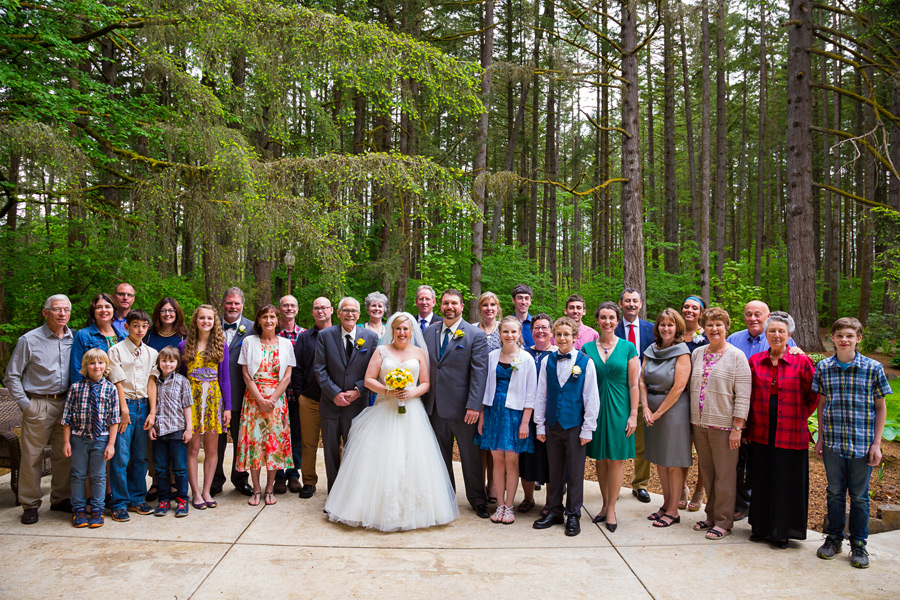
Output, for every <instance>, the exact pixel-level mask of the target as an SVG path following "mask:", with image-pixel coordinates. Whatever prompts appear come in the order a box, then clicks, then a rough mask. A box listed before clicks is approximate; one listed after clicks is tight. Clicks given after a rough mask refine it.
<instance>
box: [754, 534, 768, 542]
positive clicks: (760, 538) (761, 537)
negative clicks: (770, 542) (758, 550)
mask: <svg viewBox="0 0 900 600" xmlns="http://www.w3.org/2000/svg"><path fill="white" fill-rule="evenodd" d="M765 539H766V536H765V535H763V534H761V533H752V534H750V541H751V542H761V541H763V540H765Z"/></svg>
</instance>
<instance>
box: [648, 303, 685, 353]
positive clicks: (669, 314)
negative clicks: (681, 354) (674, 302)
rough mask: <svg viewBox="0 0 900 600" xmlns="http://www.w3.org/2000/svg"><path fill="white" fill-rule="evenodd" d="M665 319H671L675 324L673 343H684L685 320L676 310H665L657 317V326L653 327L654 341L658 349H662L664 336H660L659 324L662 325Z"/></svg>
mask: <svg viewBox="0 0 900 600" xmlns="http://www.w3.org/2000/svg"><path fill="white" fill-rule="evenodd" d="M663 319H669V320H670V321H672V322H673V323H675V339H674V340H672V343H673V344H678V343H680V342H682V341H684V329H685V324H684V318H683V317H682V316H681V315H680V314H678V311H677V310H675V309H674V308H664V309H663V311H662V312H661V313H659V315H658V316H657V317H656V324H654V325H653V341H654V342H656V345H657V347H659V348H662V336H661V335H659V324H660V323H662V320H663Z"/></svg>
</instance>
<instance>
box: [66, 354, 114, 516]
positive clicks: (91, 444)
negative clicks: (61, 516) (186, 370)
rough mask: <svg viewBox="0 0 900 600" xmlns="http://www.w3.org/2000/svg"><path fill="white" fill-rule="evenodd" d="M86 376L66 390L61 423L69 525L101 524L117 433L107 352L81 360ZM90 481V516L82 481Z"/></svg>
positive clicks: (82, 369) (87, 356) (89, 355)
mask: <svg viewBox="0 0 900 600" xmlns="http://www.w3.org/2000/svg"><path fill="white" fill-rule="evenodd" d="M80 372H81V374H82V375H83V376H84V377H85V378H84V379H82V380H81V381H79V382H78V383H76V384H74V385H72V387H70V388H69V395H68V396H67V397H66V403H65V406H64V407H63V412H62V417H61V419H60V423H61V424H62V426H63V454H65V455H66V456H70V457H71V458H72V525H74V526H75V527H87V526H88V525H90V526H91V527H92V528H96V527H101V526H102V525H103V508H104V501H105V499H106V462H107V461H108V460H109V459H111V458H112V457H113V455H114V454H115V453H116V434H117V433H118V431H119V428H118V426H117V425H118V423H119V422H120V420H121V418H120V414H119V396H118V394H117V393H116V386H114V385H113V384H111V383H110V382H109V381H107V380H106V379H104V375H105V374H106V373H108V372H109V358H108V357H107V356H106V352H104V351H103V350H100V349H98V348H93V349H91V350H88V351H87V352H85V353H84V356H83V357H82V359H81V371H80ZM88 477H90V478H91V514H90V517H88V514H87V512H86V510H85V509H86V502H87V501H86V500H85V498H84V482H85V479H87V478H88Z"/></svg>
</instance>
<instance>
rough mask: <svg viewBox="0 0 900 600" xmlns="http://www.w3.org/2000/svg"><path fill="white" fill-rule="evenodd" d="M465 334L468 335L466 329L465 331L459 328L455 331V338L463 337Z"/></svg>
mask: <svg viewBox="0 0 900 600" xmlns="http://www.w3.org/2000/svg"><path fill="white" fill-rule="evenodd" d="M464 335H466V332H465V331H463V330H462V329H457V330H456V331H454V332H453V339H454V340H459V339H462V337H463V336H464Z"/></svg>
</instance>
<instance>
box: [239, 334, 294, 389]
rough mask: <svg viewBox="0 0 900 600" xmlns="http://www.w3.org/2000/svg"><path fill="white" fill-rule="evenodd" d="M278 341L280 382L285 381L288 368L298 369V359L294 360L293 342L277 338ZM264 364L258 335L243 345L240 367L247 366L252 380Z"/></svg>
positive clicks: (252, 336) (246, 340) (248, 339)
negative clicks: (261, 364)
mask: <svg viewBox="0 0 900 600" xmlns="http://www.w3.org/2000/svg"><path fill="white" fill-rule="evenodd" d="M276 339H277V340H278V381H281V380H282V379H284V371H285V369H287V368H288V367H296V366H297V359H296V358H294V345H293V344H292V343H291V340H289V339H287V338H283V337H281V336H276ZM261 362H262V342H260V341H259V336H258V335H251V336H250V337H248V338H246V339H245V340H244V341H243V343H241V355H240V357H239V358H238V364H239V365H247V373H249V374H250V377H251V378H252V377H253V376H254V375H256V372H257V371H259V365H260V363H261Z"/></svg>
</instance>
